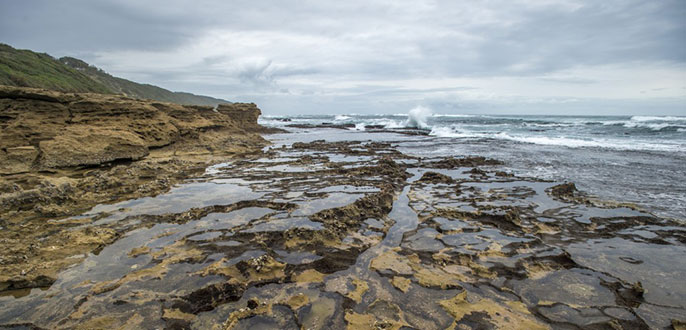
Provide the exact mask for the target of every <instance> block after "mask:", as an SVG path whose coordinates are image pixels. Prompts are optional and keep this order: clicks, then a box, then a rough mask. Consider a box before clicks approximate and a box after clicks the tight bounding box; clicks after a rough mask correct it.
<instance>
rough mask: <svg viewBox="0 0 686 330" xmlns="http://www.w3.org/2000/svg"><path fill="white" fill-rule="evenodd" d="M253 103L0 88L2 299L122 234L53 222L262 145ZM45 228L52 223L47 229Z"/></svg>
mask: <svg viewBox="0 0 686 330" xmlns="http://www.w3.org/2000/svg"><path fill="white" fill-rule="evenodd" d="M259 115H260V110H259V109H258V108H257V106H256V105H255V104H252V103H249V104H246V103H234V104H222V105H219V106H218V107H216V108H214V107H211V106H183V105H178V104H172V103H163V102H157V101H152V100H138V99H132V98H127V97H124V96H119V95H104V94H92V93H60V92H55V91H49V90H41V89H32V88H19V87H9V86H0V210H1V211H0V251H2V252H0V290H10V289H19V288H30V287H44V286H49V285H50V284H51V283H52V282H53V281H54V280H55V276H56V274H57V272H59V271H60V270H62V269H64V268H65V267H67V266H69V265H72V264H75V263H78V262H80V261H81V260H82V259H83V256H84V255H85V254H87V253H89V252H93V251H97V250H98V249H100V248H102V247H103V246H105V245H107V244H110V243H111V242H113V241H114V240H116V239H117V238H118V237H119V236H120V234H121V233H117V232H113V231H109V230H92V229H89V228H85V229H77V230H73V228H74V227H77V226H78V225H79V222H78V221H54V220H56V219H63V218H65V217H68V216H73V215H77V214H79V213H81V212H83V211H85V210H88V209H90V208H92V207H93V206H95V205H97V204H101V203H113V202H117V201H121V200H126V199H132V198H140V197H143V196H153V195H156V194H159V193H162V192H165V191H168V190H169V188H170V187H171V186H172V185H174V184H176V183H178V182H180V181H181V180H184V179H186V178H188V177H190V176H192V175H194V174H198V173H202V171H204V169H205V168H206V167H207V166H209V165H211V164H213V163H217V162H220V161H225V160H227V159H230V158H233V157H236V156H242V155H245V154H251V153H254V152H256V151H259V150H261V148H263V147H264V146H266V145H268V144H269V143H268V142H267V141H266V140H264V139H263V138H262V137H261V136H260V133H265V132H270V131H274V130H273V129H272V130H270V129H268V128H265V127H261V126H259V125H258V124H257V118H258V117H259ZM48 220H50V221H48Z"/></svg>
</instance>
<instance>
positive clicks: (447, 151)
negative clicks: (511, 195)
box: [260, 108, 686, 221]
mask: <svg viewBox="0 0 686 330" xmlns="http://www.w3.org/2000/svg"><path fill="white" fill-rule="evenodd" d="M260 123H261V124H262V125H266V126H272V127H279V128H283V129H286V130H287V131H290V132H294V133H296V132H297V133H298V134H296V135H297V137H295V139H298V140H303V141H307V140H314V139H324V140H327V141H332V140H373V141H388V142H392V143H394V144H395V145H397V147H398V150H400V151H402V152H404V153H407V154H410V155H414V156H420V157H443V156H466V155H479V156H485V157H489V158H496V159H499V160H502V161H504V162H505V166H506V168H507V169H508V170H509V171H511V172H513V173H514V174H516V175H518V176H529V177H535V178H540V179H545V180H553V181H561V182H562V181H570V182H574V183H575V184H576V186H577V187H578V188H579V189H580V190H582V191H585V192H587V193H589V194H592V195H595V196H597V197H599V198H601V199H606V200H613V201H619V202H629V203H634V204H636V205H638V206H639V207H641V208H643V209H645V210H647V211H649V212H651V213H653V214H655V215H657V216H661V217H666V218H673V219H677V220H679V221H686V184H684V178H685V177H686V117H683V116H541V115H459V114H457V115H456V114H432V113H431V112H430V111H429V110H427V109H424V108H415V109H413V110H411V111H410V112H409V113H407V114H392V115H355V114H350V115H292V116H262V118H261V119H260ZM324 126H329V127H324ZM279 138H280V137H278V136H277V137H275V138H272V139H276V140H277V141H278V140H279ZM281 138H282V139H283V140H284V141H285V140H291V139H293V138H294V137H281Z"/></svg>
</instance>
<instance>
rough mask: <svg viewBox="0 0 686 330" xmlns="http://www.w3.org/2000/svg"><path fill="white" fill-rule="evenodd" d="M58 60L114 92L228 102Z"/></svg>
mask: <svg viewBox="0 0 686 330" xmlns="http://www.w3.org/2000/svg"><path fill="white" fill-rule="evenodd" d="M59 62H60V63H62V64H64V65H66V66H68V67H70V68H73V69H76V70H78V71H79V72H81V73H83V74H85V75H86V76H88V77H90V78H91V79H93V80H94V81H96V82H98V83H99V84H102V85H104V86H106V87H107V88H108V89H110V90H112V91H114V92H115V93H117V94H123V95H126V96H129V97H134V98H138V99H152V100H158V101H165V102H172V103H179V104H195V105H216V104H219V103H230V102H229V101H226V100H222V99H216V98H213V97H209V96H202V95H195V94H191V93H183V92H172V91H169V90H166V89H164V88H160V87H157V86H154V85H149V84H139V83H136V82H133V81H130V80H126V79H123V78H119V77H115V76H112V75H110V74H109V73H107V72H105V71H103V70H101V69H99V68H97V67H95V66H92V65H90V64H88V63H86V62H84V61H82V60H79V59H78V58H73V57H62V58H60V59H59Z"/></svg>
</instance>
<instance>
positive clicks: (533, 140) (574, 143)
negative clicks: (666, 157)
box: [429, 126, 685, 151]
mask: <svg viewBox="0 0 686 330" xmlns="http://www.w3.org/2000/svg"><path fill="white" fill-rule="evenodd" d="M429 135H431V136H436V137H444V138H489V139H498V140H508V141H515V142H521V143H530V144H538V145H549V146H561V147H569V148H606V149H615V150H652V151H684V150H685V148H684V145H683V144H661V143H651V142H646V141H636V140H631V141H628V140H627V141H622V140H616V139H579V138H573V137H565V136H556V137H550V136H520V135H510V134H508V133H505V132H500V133H480V132H469V131H459V130H456V129H455V127H446V126H441V127H434V128H432V129H431V133H429Z"/></svg>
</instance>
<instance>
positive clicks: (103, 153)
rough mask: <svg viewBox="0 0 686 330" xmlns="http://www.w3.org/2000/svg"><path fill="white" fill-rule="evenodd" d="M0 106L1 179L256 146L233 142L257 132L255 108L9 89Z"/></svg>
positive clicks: (1, 92)
mask: <svg viewBox="0 0 686 330" xmlns="http://www.w3.org/2000/svg"><path fill="white" fill-rule="evenodd" d="M0 109H2V113H1V117H0V120H1V121H0V125H1V126H0V127H2V131H1V132H0V174H16V173H22V172H29V171H33V170H48V169H54V168H62V167H69V166H80V165H99V164H104V163H108V162H112V161H117V160H139V159H141V158H143V157H145V156H148V155H149V154H150V151H151V150H153V149H159V148H167V149H168V150H174V151H176V152H179V151H192V152H195V153H197V152H200V153H205V152H206V153H236V152H243V151H246V150H248V149H250V148H251V144H250V143H247V142H239V143H235V142H237V141H235V139H234V137H235V136H236V135H240V136H250V135H251V134H253V133H250V132H247V131H246V129H253V130H254V129H257V128H258V126H257V118H258V117H259V115H260V110H259V109H258V108H257V106H256V105H255V104H252V103H250V104H241V103H236V104H222V105H220V106H218V107H217V108H216V109H215V108H213V107H210V106H183V105H178V104H173V103H161V102H154V101H146V100H137V99H132V98H127V97H124V96H119V95H105V94H86V93H84V94H66V93H60V92H54V91H48V90H40V89H30V88H17V87H6V86H0ZM250 137H251V139H250V140H251V141H252V142H255V143H257V144H259V145H261V144H263V143H264V140H262V139H261V138H260V137H258V136H250Z"/></svg>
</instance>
